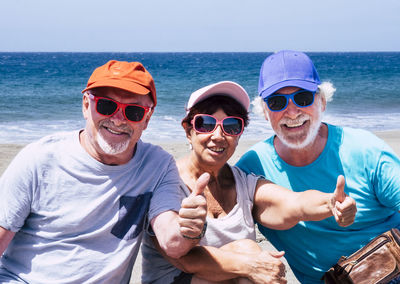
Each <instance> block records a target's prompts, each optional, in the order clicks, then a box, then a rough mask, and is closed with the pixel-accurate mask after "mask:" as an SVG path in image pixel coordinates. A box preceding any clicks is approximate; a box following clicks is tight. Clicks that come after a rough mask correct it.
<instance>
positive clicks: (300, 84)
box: [260, 80, 318, 98]
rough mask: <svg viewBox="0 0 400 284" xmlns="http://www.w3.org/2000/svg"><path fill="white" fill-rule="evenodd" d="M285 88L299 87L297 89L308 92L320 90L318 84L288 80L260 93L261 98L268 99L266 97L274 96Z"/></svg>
mask: <svg viewBox="0 0 400 284" xmlns="http://www.w3.org/2000/svg"><path fill="white" fill-rule="evenodd" d="M285 87H297V88H301V89H304V90H307V91H310V92H316V91H317V89H318V84H316V83H313V82H309V81H304V80H286V81H283V82H279V83H277V84H275V85H272V86H271V87H269V88H267V89H265V90H263V91H262V92H261V93H260V97H261V98H266V97H268V96H270V95H272V94H273V93H275V92H276V91H278V90H279V89H282V88H285Z"/></svg>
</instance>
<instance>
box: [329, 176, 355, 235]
mask: <svg viewBox="0 0 400 284" xmlns="http://www.w3.org/2000/svg"><path fill="white" fill-rule="evenodd" d="M344 185H345V180H344V176H342V175H340V176H338V178H337V182H336V189H335V191H334V192H333V194H332V197H331V200H330V201H331V202H330V204H331V210H332V215H333V216H334V217H335V220H336V222H337V223H338V224H339V226H342V227H347V226H350V225H351V224H353V222H354V218H355V216H356V213H357V207H356V201H355V200H354V199H353V198H351V197H350V196H348V195H346V193H345V192H344Z"/></svg>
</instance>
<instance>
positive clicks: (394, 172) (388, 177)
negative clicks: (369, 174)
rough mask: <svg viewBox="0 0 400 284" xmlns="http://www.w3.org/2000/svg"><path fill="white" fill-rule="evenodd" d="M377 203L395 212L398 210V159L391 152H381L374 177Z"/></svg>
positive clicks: (399, 164) (399, 183)
mask: <svg viewBox="0 0 400 284" xmlns="http://www.w3.org/2000/svg"><path fill="white" fill-rule="evenodd" d="M374 187H375V191H376V196H377V198H378V199H379V201H380V202H381V203H382V204H383V205H385V206H387V207H390V208H393V209H394V210H396V211H399V210H400V159H399V157H398V156H396V154H395V153H393V151H391V150H390V149H389V150H384V151H382V153H381V155H380V158H379V161H378V164H377V168H376V171H375V176H374Z"/></svg>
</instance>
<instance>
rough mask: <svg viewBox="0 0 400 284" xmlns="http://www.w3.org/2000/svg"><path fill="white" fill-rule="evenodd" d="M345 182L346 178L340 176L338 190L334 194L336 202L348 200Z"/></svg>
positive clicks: (337, 183)
mask: <svg viewBox="0 0 400 284" xmlns="http://www.w3.org/2000/svg"><path fill="white" fill-rule="evenodd" d="M345 183H346V182H345V180H344V176H342V175H340V176H338V178H337V182H336V189H335V192H334V193H333V195H334V197H335V200H337V201H339V202H343V201H344V200H345V198H346V193H344V185H345Z"/></svg>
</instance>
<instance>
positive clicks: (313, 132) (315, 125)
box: [275, 109, 322, 149]
mask: <svg viewBox="0 0 400 284" xmlns="http://www.w3.org/2000/svg"><path fill="white" fill-rule="evenodd" d="M317 116H318V118H317V119H316V120H310V116H309V115H306V114H303V117H302V120H303V121H305V120H307V119H308V120H309V121H310V122H311V124H310V129H309V131H308V133H307V136H306V138H305V139H304V140H302V141H299V140H296V141H293V139H291V140H289V139H286V137H285V136H284V135H283V133H282V132H281V130H280V129H278V131H275V133H276V135H277V136H278V137H279V139H280V140H281V141H282V143H283V144H285V145H286V146H287V147H289V148H291V149H304V148H305V147H307V146H308V145H310V144H311V143H312V142H314V140H315V138H316V137H317V135H318V131H319V128H320V126H321V120H322V118H321V116H322V110H321V109H319V110H318V114H317Z"/></svg>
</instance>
